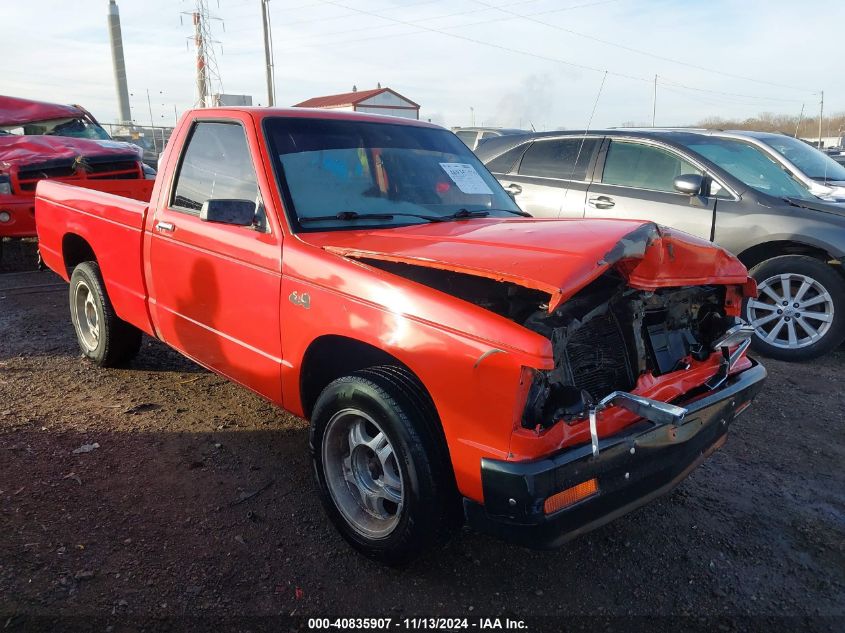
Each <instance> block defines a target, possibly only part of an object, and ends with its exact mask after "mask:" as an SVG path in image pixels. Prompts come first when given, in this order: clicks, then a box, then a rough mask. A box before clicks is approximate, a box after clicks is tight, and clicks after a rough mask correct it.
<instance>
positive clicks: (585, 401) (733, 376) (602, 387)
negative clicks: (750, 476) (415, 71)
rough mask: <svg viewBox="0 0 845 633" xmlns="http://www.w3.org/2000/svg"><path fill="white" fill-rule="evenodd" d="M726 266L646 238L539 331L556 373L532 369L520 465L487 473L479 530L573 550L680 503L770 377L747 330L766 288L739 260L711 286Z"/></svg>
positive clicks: (655, 233) (537, 317)
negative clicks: (622, 519)
mask: <svg viewBox="0 0 845 633" xmlns="http://www.w3.org/2000/svg"><path fill="white" fill-rule="evenodd" d="M699 249H701V250H699ZM708 251H709V252H708ZM721 254H722V251H721V250H719V249H715V248H713V247H712V246H711V247H709V249H706V250H705V249H703V248H702V245H700V244H698V243H696V242H695V241H693V240H687V239H686V238H685V237H681V239H677V238H676V237H675V236H671V235H669V234H667V232H665V231H663V230H661V229H659V228H657V227H655V226H654V225H644V226H643V227H642V228H641V229H639V230H637V231H635V232H634V233H633V234H631V235H629V236H627V237H626V238H625V239H623V240H621V241H620V242H619V243H618V244H617V245H615V246H614V248H613V249H611V251H609V252H608V253H607V255H606V256H605V257H604V258H603V260H602V261H601V262H599V268H601V269H602V272H601V274H600V275H599V276H597V277H596V278H594V279H593V280H591V281H590V282H589V283H587V284H586V285H582V286H581V287H580V288H579V289H578V290H577V292H575V293H574V294H572V295H571V296H568V297H567V298H566V300H562V301H560V302H558V303H557V304H556V305H553V304H550V305H549V306H539V307H538V309H537V310H536V311H535V312H533V313H532V314H531V315H529V316H528V317H527V318H526V319H525V321H524V323H523V324H524V326H525V327H526V328H528V329H530V330H532V331H534V332H537V333H538V334H541V335H542V336H544V337H545V338H547V339H548V340H549V341H550V343H551V347H552V355H553V358H554V367H553V368H545V369H537V368H534V369H531V368H526V369H525V371H524V373H523V378H524V380H523V385H524V388H525V407H524V410H523V412H522V417H521V419H520V420H518V422H517V423H516V424H515V425H514V426H515V428H514V431H513V435H512V439H511V444H510V451H509V455H508V459H506V460H499V459H484V460H482V465H481V476H482V486H483V490H484V503H483V504H479V503H477V502H475V501H472V500H466V501H465V511H466V515H467V517H468V519H469V521H470V522H471V523H472V524H474V525H475V526H476V527H478V528H480V529H483V530H485V531H488V532H492V533H495V534H497V535H499V536H504V537H509V538H512V539H515V540H517V541H520V542H522V543H524V544H527V545H533V546H556V545H560V544H561V543H563V542H565V541H567V540H569V539H570V538H573V537H575V536H577V535H579V534H581V533H583V532H586V531H588V530H590V529H593V528H595V527H597V526H599V525H602V524H603V523H606V522H608V521H610V520H612V519H614V518H616V517H618V516H621V515H622V514H625V513H627V512H629V511H631V510H633V509H635V508H637V507H639V506H641V505H643V504H645V503H647V502H648V501H649V500H651V499H653V498H655V497H657V496H659V495H661V494H664V493H666V492H668V491H669V490H671V489H672V488H673V487H674V486H676V485H677V484H678V483H679V482H680V481H681V480H683V479H684V478H685V477H686V476H687V475H688V474H689V473H690V472H691V471H692V470H693V469H694V468H695V467H697V466H698V465H699V464H700V463H701V462H702V461H703V460H704V459H705V458H706V457H707V456H708V455H709V454H711V453H712V452H713V451H715V450H716V449H718V448H719V447H720V446H722V444H723V443H724V442H725V439H726V434H727V431H728V428H729V426H730V424H731V422H732V421H733V420H734V419H735V418H736V417H737V416H738V415H739V414H741V413H742V412H743V411H744V410H745V409H746V408H747V407H748V406H749V405H750V404H751V401H752V399H753V398H754V396H755V395H756V394H757V393H758V392H759V390H760V388H761V386H762V383H763V381H764V379H765V376H766V373H765V370H764V369H763V367H762V366H760V365H759V364H757V363H756V362H754V361H753V360H751V359H749V358H748V357H746V355H745V352H746V350H747V348H748V345H749V343H750V336H751V329H750V328H749V327H748V326H747V325H746V324H745V323H744V322H743V321H742V320H741V319H740V318H739V314H740V306H741V303H742V299H743V296H753V295H754V294H755V290H756V289H755V286H754V283H753V282H752V281H748V279H747V273H745V269H744V267H742V265H741V264H739V262H737V261H736V260H735V258H732V257H730V256H727V257H726V258H725V260H724V267H722V269H723V270H724V269H735V271H734V274H733V275H731V276H726V277H722V276H720V275H719V274H715V273H711V274H710V275H708V274H707V273H708V271H714V259H718V258H719V257H721ZM696 255H700V257H696ZM720 267H721V264H720Z"/></svg>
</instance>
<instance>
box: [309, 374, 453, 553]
mask: <svg viewBox="0 0 845 633" xmlns="http://www.w3.org/2000/svg"><path fill="white" fill-rule="evenodd" d="M438 428H439V423H438V421H437V419H436V413H435V411H434V407H433V404H431V399H430V398H429V397H428V396H427V394H425V392H424V391H423V390H422V388H421V386H420V385H419V382H418V381H417V380H416V379H415V378H414V377H413V376H412V375H411V374H410V373H409V372H408V371H407V370H404V369H403V368H399V367H392V366H391V367H386V366H385V367H374V368H371V369H366V370H361V371H358V372H355V373H354V374H352V375H350V376H345V377H343V378H339V379H337V380H335V381H334V382H332V383H331V384H329V385H328V386H327V387H326V388H325V389H324V390H323V392H322V393H321V394H320V396H319V398H318V399H317V402H316V404H315V406H314V412H313V415H312V420H311V452H312V458H313V465H314V474H315V477H316V479H317V485H318V487H319V492H320V498H321V501H322V503H323V506H324V507H325V509H326V513H327V514H328V516H329V518H330V519H331V521H332V523H334V525H335V527H336V528H337V529H338V531H339V532H340V533H341V535H342V536H343V537H344V538H345V539H346V540H347V541H348V542H349V543H350V544H351V545H352V546H353V547H354V548H355V549H357V550H359V551H360V552H362V553H363V554H365V555H366V556H368V557H370V558H373V559H375V560H378V561H380V562H382V563H386V564H390V565H402V564H405V563H407V562H409V561H410V560H412V559H413V558H415V557H416V556H418V555H419V554H420V553H421V552H423V551H424V550H425V549H427V548H428V547H430V546H431V545H433V544H435V543H437V542H438V541H442V540H444V539H445V538H446V537H448V535H449V533H450V532H451V528H452V527H453V522H452V520H451V519H452V518H453V517H454V516H455V507H456V505H459V504H458V497H457V492H456V489H455V486H454V478H453V475H452V470H451V463H450V462H449V461H448V454H447V451H446V450H445V443H444V442H443V440H442V437H441V434H439V433H438V432H437V431H436V429H438Z"/></svg>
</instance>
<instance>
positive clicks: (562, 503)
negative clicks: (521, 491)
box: [543, 479, 599, 514]
mask: <svg viewBox="0 0 845 633" xmlns="http://www.w3.org/2000/svg"><path fill="white" fill-rule="evenodd" d="M598 493H599V481H598V479H589V480H587V481H582V482H581V483H580V484H578V485H576V486H572V487H571V488H567V489H566V490H563V491H561V492H558V493H557V494H554V495H552V496H551V497H549V498H548V499H546V502H545V503H544V504H543V511H544V512H545V513H546V514H551V513H552V512H557V511H558V510H563V509H564V508H568V507H569V506H571V505H572V504H573V503H577V502H578V501H581V500H582V499H586V498H587V497H592V496H593V495H597V494H598Z"/></svg>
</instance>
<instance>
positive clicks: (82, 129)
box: [0, 95, 152, 246]
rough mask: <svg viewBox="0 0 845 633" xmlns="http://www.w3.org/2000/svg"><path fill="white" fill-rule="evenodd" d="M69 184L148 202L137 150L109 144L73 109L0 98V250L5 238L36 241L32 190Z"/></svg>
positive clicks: (94, 122)
mask: <svg viewBox="0 0 845 633" xmlns="http://www.w3.org/2000/svg"><path fill="white" fill-rule="evenodd" d="M45 178H46V179H51V180H61V181H64V182H72V183H74V184H76V185H80V186H84V187H88V188H91V189H98V190H100V191H108V192H110V193H116V194H120V195H122V196H129V197H131V198H138V199H143V198H147V199H149V195H150V191H151V190H152V183H151V182H150V181H148V180H145V176H144V166H143V164H142V163H141V149H140V148H139V147H137V146H135V145H131V144H129V143H122V142H118V141H113V140H111V139H110V138H109V135H108V133H106V131H105V130H104V129H103V128H102V127H101V126H100V124H99V123H97V120H96V119H95V118H94V117H93V116H91V114H90V113H89V112H88V111H87V110H85V109H84V108H82V107H80V106H76V105H62V104H58V103H45V102H43V101H32V100H31V99H21V98H18V97H7V96H4V95H0V246H2V240H3V238H4V237H10V238H18V237H35V217H34V210H35V201H34V198H35V187H36V185H37V184H38V181H40V180H43V179H45Z"/></svg>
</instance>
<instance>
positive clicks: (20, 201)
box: [0, 196, 36, 238]
mask: <svg viewBox="0 0 845 633" xmlns="http://www.w3.org/2000/svg"><path fill="white" fill-rule="evenodd" d="M0 211H6V212H7V213H8V214H9V216H10V219H9V221H8V222H0V238H2V237H35V235H36V230H35V199H34V198H25V197H19V196H8V197H6V196H0Z"/></svg>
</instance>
